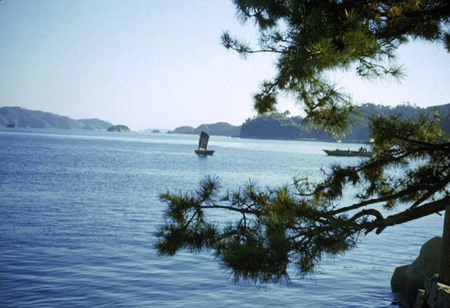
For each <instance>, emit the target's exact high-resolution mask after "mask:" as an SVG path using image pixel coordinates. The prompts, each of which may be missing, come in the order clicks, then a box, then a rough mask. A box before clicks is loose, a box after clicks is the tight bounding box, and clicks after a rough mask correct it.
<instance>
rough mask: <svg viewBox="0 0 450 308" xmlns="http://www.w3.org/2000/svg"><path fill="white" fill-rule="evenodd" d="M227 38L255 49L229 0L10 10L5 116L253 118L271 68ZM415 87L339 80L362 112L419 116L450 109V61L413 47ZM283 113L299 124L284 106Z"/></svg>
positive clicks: (169, 122)
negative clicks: (406, 110) (401, 108)
mask: <svg viewBox="0 0 450 308" xmlns="http://www.w3.org/2000/svg"><path fill="white" fill-rule="evenodd" d="M225 30H229V31H230V32H231V33H233V34H236V35H237V36H238V37H242V38H245V39H246V40H247V41H249V42H254V41H255V40H256V39H257V29H256V27H254V25H253V24H252V23H251V22H250V23H246V24H242V23H240V22H239V21H238V20H237V19H236V10H235V7H234V5H233V4H232V2H231V0H209V1H208V0H201V1H200V0H177V1H175V0H173V1H170V0H142V1H139V0H133V1H119V0H110V1H106V0H79V1H74V0H58V1H57V0H3V1H1V2H0V107H4V106H19V107H23V108H26V109H31V110H42V111H46V112H52V113H56V114H60V115H64V116H68V117H71V118H74V119H82V118H99V119H102V120H106V121H110V122H112V123H114V124H124V125H127V126H129V127H130V128H131V129H133V130H143V129H149V128H161V129H173V128H175V127H178V126H182V125H189V126H194V127H196V126H198V125H200V124H204V123H215V122H228V123H231V124H233V125H240V124H242V122H244V120H245V119H247V118H249V117H252V116H254V115H255V114H256V113H255V111H254V110H253V107H252V105H253V102H252V95H253V94H254V93H255V92H256V91H257V90H258V86H259V84H260V82H261V81H263V80H264V79H270V78H271V77H272V76H273V75H274V73H275V69H274V65H273V62H274V58H273V56H271V55H266V54H256V55H252V56H250V57H249V58H248V59H247V60H244V59H242V58H241V57H240V56H239V55H238V54H236V53H235V52H233V51H229V50H226V49H225V48H224V47H223V46H222V45H221V43H220V36H221V34H222V32H223V31H225ZM399 63H400V64H402V65H403V67H404V71H405V73H406V75H407V77H406V78H404V79H403V80H402V82H401V83H399V82H397V81H392V80H381V81H375V82H374V81H367V80H361V79H359V78H358V77H357V76H355V74H354V73H352V72H348V73H340V72H337V73H335V74H333V75H331V76H330V78H331V79H332V80H333V81H334V82H337V83H338V85H339V86H340V87H341V88H342V89H343V90H344V91H346V92H347V93H349V94H351V95H352V97H353V100H354V101H356V102H358V103H365V102H372V103H377V104H383V105H392V106H394V105H398V104H402V103H405V102H410V103H412V104H416V105H417V106H420V107H427V106H433V105H442V104H446V103H450V91H449V89H450V54H449V53H446V52H445V50H444V48H443V47H442V46H440V45H437V44H430V43H424V42H412V43H409V44H408V45H405V46H404V47H402V48H401V49H400V50H399ZM279 110H280V111H285V110H290V112H291V114H293V115H296V114H301V106H299V105H297V104H296V103H295V102H294V100H293V99H292V98H290V97H285V96H284V97H282V98H281V102H280V105H279Z"/></svg>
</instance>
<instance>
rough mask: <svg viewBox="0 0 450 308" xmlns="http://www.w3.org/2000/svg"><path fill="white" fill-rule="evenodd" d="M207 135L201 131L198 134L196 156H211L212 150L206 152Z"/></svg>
mask: <svg viewBox="0 0 450 308" xmlns="http://www.w3.org/2000/svg"><path fill="white" fill-rule="evenodd" d="M208 141H209V135H208V134H207V133H205V132H204V131H202V133H201V134H200V140H199V141H198V149H197V150H195V154H197V155H213V154H214V150H208Z"/></svg>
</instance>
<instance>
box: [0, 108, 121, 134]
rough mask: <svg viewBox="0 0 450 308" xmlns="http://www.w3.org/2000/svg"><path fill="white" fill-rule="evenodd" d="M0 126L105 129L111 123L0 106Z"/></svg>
mask: <svg viewBox="0 0 450 308" xmlns="http://www.w3.org/2000/svg"><path fill="white" fill-rule="evenodd" d="M0 126H4V127H11V128H12V127H26V128H59V129H84V130H98V131H105V130H107V129H108V128H109V127H111V126H113V124H112V123H109V122H106V121H103V120H99V119H82V120H74V119H71V118H69V117H65V116H60V115H57V114H54V113H50V112H43V111H37V110H28V109H25V108H21V107H2V108H0Z"/></svg>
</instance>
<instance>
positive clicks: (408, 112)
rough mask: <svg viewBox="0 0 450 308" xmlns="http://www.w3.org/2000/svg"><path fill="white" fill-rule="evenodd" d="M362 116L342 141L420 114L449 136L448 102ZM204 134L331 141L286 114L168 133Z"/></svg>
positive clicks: (371, 107) (369, 107) (365, 109)
mask: <svg viewBox="0 0 450 308" xmlns="http://www.w3.org/2000/svg"><path fill="white" fill-rule="evenodd" d="M359 112H360V113H361V116H353V122H354V124H353V125H351V128H350V130H349V131H348V133H347V134H346V136H345V138H344V139H343V140H342V141H347V142H366V141H368V140H369V139H370V138H371V136H370V128H369V124H370V118H372V117H377V116H383V117H389V116H400V117H402V118H405V119H411V120H415V119H418V118H419V116H420V114H424V115H426V116H429V117H431V116H433V115H434V114H435V112H437V113H438V114H439V115H440V117H441V120H440V124H441V127H442V129H443V130H444V131H445V132H448V133H450V103H449V104H445V105H440V106H432V107H427V108H420V107H417V106H414V105H411V104H403V105H399V106H395V107H390V106H383V105H376V104H372V103H367V104H363V105H362V106H361V107H360V108H359ZM202 130H203V131H205V132H207V133H208V134H210V135H219V136H237V137H240V138H254V139H280V140H322V141H331V140H333V139H332V138H331V137H330V136H329V135H328V134H327V133H326V132H324V131H323V130H321V129H318V130H312V129H311V128H310V127H309V124H308V123H307V121H305V119H303V118H302V117H299V116H294V117H290V116H289V115H288V113H278V112H272V113H270V114H267V115H261V116H257V117H253V118H249V119H247V120H246V121H245V123H243V124H242V126H233V125H230V124H228V123H224V122H220V123H216V124H203V125H200V126H198V127H197V128H194V127H191V126H181V127H178V128H176V129H174V130H173V131H172V132H171V133H176V134H200V132H201V131H202Z"/></svg>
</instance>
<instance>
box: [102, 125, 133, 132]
mask: <svg viewBox="0 0 450 308" xmlns="http://www.w3.org/2000/svg"><path fill="white" fill-rule="evenodd" d="M108 132H117V133H129V132H131V129H130V128H129V127H128V126H126V125H114V126H111V127H110V128H108Z"/></svg>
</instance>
